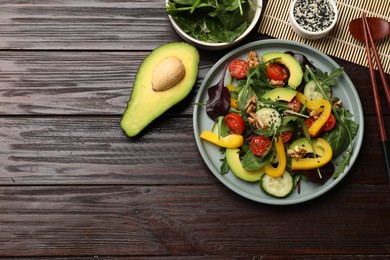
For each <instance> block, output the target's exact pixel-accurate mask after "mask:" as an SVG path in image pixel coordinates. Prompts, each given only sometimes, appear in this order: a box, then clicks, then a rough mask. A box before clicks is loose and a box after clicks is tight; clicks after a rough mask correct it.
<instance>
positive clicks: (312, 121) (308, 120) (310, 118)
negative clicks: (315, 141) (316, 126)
mask: <svg viewBox="0 0 390 260" xmlns="http://www.w3.org/2000/svg"><path fill="white" fill-rule="evenodd" d="M315 121H316V119H314V118H312V117H309V118H307V119H306V120H305V124H306V126H307V128H308V129H309V128H310V126H311V125H312V124H313V123H314V122H315ZM321 132H322V129H320V130H319V131H318V132H317V134H316V135H314V136H313V135H311V134H310V137H311V138H314V137H317V136H318V135H319V134H320V133H321Z"/></svg>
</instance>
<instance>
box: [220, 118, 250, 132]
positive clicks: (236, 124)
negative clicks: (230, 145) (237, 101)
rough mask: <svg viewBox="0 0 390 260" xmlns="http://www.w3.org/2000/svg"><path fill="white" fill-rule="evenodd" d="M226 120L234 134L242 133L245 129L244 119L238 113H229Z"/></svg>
mask: <svg viewBox="0 0 390 260" xmlns="http://www.w3.org/2000/svg"><path fill="white" fill-rule="evenodd" d="M224 121H225V124H226V125H227V126H228V127H229V129H230V131H231V132H232V133H233V134H238V135H241V134H242V133H243V132H244V131H245V123H244V120H243V119H242V117H241V116H240V115H239V114H237V113H230V114H227V115H226V116H225V119H224Z"/></svg>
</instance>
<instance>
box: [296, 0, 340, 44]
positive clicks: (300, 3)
mask: <svg viewBox="0 0 390 260" xmlns="http://www.w3.org/2000/svg"><path fill="white" fill-rule="evenodd" d="M337 18H338V11H337V6H336V3H335V1H333V0H294V1H293V2H292V3H291V6H290V12H289V20H290V24H291V26H292V28H293V30H294V31H295V32H296V33H297V34H298V35H300V36H301V37H303V38H306V39H309V40H315V39H319V38H322V37H325V36H326V35H328V33H329V32H330V31H331V30H332V29H333V28H334V27H335V25H336V22H337Z"/></svg>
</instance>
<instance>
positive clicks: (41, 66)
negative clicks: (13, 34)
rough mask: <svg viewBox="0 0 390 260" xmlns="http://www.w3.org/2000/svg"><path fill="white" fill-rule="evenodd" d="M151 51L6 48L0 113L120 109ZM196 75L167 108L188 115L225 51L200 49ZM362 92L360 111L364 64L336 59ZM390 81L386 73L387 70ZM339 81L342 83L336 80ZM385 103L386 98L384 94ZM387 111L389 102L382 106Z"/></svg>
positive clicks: (366, 96) (368, 103)
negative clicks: (190, 88)
mask: <svg viewBox="0 0 390 260" xmlns="http://www.w3.org/2000/svg"><path fill="white" fill-rule="evenodd" d="M149 53H150V52H149V51H143V52H138V51H132V52H129V51H123V52H105V51H102V52H87V51H81V52H75V51H66V52H64V51H59V52H46V51H12V52H9V51H6V52H1V59H0V115H30V114H38V115H42V114H50V115H52V114H55V115H58V114H62V115H75V114H77V115H121V114H122V113H123V111H124V109H125V108H126V105H127V101H128V99H129V97H130V94H131V90H132V87H133V84H134V80H135V76H136V73H137V71H138V68H139V66H140V64H141V63H142V61H143V59H144V58H145V57H146V56H147V55H148V54H149ZM200 56H201V60H200V64H199V71H198V79H197V82H196V84H195V86H194V87H193V91H192V92H191V93H190V95H189V96H188V97H187V98H186V99H185V100H184V101H183V102H181V103H180V104H179V105H178V106H176V107H175V109H173V110H171V111H170V112H168V113H169V114H178V113H180V114H185V115H192V112H193V106H192V104H193V102H194V101H195V97H196V94H197V92H198V90H199V87H200V86H201V83H202V81H203V79H204V77H205V76H206V75H207V73H208V71H209V70H210V68H211V67H212V66H213V65H214V64H215V62H216V61H217V60H218V59H219V58H221V57H222V56H223V53H219V52H217V53H214V54H213V55H212V56H210V55H209V53H208V52H205V51H200ZM336 61H337V62H338V63H339V64H340V66H343V67H347V68H348V69H346V73H347V74H348V75H349V77H350V78H352V79H353V83H354V84H355V87H356V89H357V91H358V93H359V95H360V98H361V101H362V104H363V108H364V113H365V114H369V115H373V114H375V109H374V106H373V99H372V90H371V87H370V84H371V82H370V80H369V77H361V75H364V74H367V73H368V70H367V69H366V68H364V67H361V66H358V65H350V64H349V63H346V62H345V61H342V60H339V59H336ZM387 76H388V78H389V81H390V75H387ZM340 87H342V86H340ZM382 98H383V102H382V103H383V104H384V103H385V99H384V96H382ZM383 113H384V114H390V108H386V107H384V108H383Z"/></svg>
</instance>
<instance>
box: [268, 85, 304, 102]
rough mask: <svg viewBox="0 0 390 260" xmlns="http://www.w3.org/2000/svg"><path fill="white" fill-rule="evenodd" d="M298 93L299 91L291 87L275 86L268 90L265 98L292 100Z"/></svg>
mask: <svg viewBox="0 0 390 260" xmlns="http://www.w3.org/2000/svg"><path fill="white" fill-rule="evenodd" d="M297 93H298V91H296V90H294V89H291V88H275V89H272V90H270V91H268V92H266V93H265V94H264V95H263V98H266V99H271V100H273V101H279V100H283V101H287V102H290V101H291V100H292V99H293V98H294V97H295V95H296V94H297Z"/></svg>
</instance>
